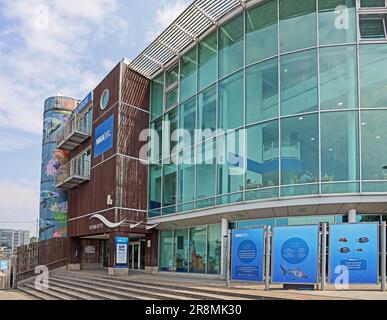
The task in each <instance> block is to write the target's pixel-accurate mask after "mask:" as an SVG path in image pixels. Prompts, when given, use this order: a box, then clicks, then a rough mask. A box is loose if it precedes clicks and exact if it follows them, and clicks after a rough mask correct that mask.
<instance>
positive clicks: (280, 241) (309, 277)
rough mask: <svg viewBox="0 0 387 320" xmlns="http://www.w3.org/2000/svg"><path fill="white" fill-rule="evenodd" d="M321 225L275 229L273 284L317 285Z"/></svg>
mask: <svg viewBox="0 0 387 320" xmlns="http://www.w3.org/2000/svg"><path fill="white" fill-rule="evenodd" d="M318 239H319V226H318V225H313V226H283V227H274V228H273V251H272V282H273V283H289V284H291V283H295V284H317V283H318V274H319V272H318V243H319V241H318Z"/></svg>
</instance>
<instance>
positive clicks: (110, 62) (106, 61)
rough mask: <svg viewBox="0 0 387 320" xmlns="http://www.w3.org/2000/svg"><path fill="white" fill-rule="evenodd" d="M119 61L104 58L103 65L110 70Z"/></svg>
mask: <svg viewBox="0 0 387 320" xmlns="http://www.w3.org/2000/svg"><path fill="white" fill-rule="evenodd" d="M117 63H118V62H115V61H113V60H112V59H103V60H102V67H103V68H104V69H105V70H106V71H107V72H109V71H110V70H112V69H113V68H114V67H115V65H116V64H117Z"/></svg>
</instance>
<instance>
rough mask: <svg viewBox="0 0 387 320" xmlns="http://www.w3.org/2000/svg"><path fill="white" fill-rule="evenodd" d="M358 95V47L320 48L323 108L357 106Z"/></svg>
mask: <svg viewBox="0 0 387 320" xmlns="http://www.w3.org/2000/svg"><path fill="white" fill-rule="evenodd" d="M356 97H357V64H356V47H355V46H347V47H333V48H321V49H320V104H321V109H325V110H327V109H349V108H355V107H356V105H357V103H356V100H357V99H356Z"/></svg>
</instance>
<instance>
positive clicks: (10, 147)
mask: <svg viewBox="0 0 387 320" xmlns="http://www.w3.org/2000/svg"><path fill="white" fill-rule="evenodd" d="M33 145H36V141H35V140H34V139H31V138H26V137H24V136H22V135H20V134H14V133H4V132H3V133H0V151H3V152H13V151H17V150H21V149H25V148H28V147H31V146H33Z"/></svg>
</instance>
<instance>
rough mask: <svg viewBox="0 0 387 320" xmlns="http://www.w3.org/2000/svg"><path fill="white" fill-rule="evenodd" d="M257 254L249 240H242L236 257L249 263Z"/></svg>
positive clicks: (255, 248) (254, 246) (253, 244)
mask: <svg viewBox="0 0 387 320" xmlns="http://www.w3.org/2000/svg"><path fill="white" fill-rule="evenodd" d="M256 256H257V247H256V245H255V243H254V242H253V241H251V240H244V241H242V242H241V244H240V245H239V247H238V257H239V260H240V261H242V262H243V263H246V264H247V263H251V262H253V261H254V259H255V258H256Z"/></svg>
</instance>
